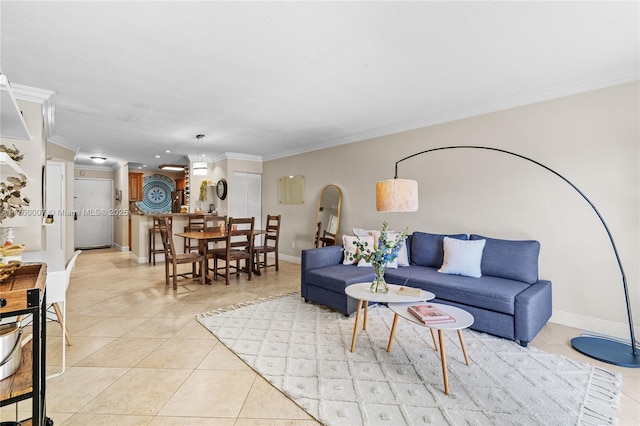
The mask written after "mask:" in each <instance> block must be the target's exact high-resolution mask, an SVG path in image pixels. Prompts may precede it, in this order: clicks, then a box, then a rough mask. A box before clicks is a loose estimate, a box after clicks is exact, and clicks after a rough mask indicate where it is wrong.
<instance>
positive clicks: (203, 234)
mask: <svg viewBox="0 0 640 426" xmlns="http://www.w3.org/2000/svg"><path fill="white" fill-rule="evenodd" d="M266 233H267V231H266V230H264V229H254V230H253V238H255V237H256V236H258V235H263V234H266ZM175 235H176V236H178V237H182V238H191V239H194V240H197V241H198V253H200V254H201V255H203V256H206V255H207V247H208V245H209V242H210V241H213V242H216V241H225V240H226V239H227V231H226V230H224V229H223V230H217V231H186V232H179V233H177V234H175ZM251 270H252V272H253V273H254V274H256V275H258V276H260V275H261V274H262V273H261V272H260V264H259V262H256V261H255V259H254V256H251ZM205 274H206V271H205ZM205 278H206V277H205Z"/></svg>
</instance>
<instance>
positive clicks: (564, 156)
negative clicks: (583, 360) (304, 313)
mask: <svg viewBox="0 0 640 426" xmlns="http://www.w3.org/2000/svg"><path fill="white" fill-rule="evenodd" d="M639 101H640V99H639V84H638V83H637V82H636V83H630V84H625V85H620V86H616V87H611V88H607V89H602V90H597V91H593V92H588V93H583V94H579V95H574V96H569V97H565V98H560V99H556V100H552V101H546V102H541V103H537V104H533V105H529V106H524V107H519V108H514V109H509V110H506V111H501V112H497V113H492V114H486V115H482V116H478V117H473V118H468V119H464V120H458V121H455V122H450V123H445V124H440V125H434V126H430V127H426V128H422V129H417V130H413V131H408V132H403V133H398V134H393V135H389V136H385V137H380V138H376V139H371V140H367V141H362V142H357V143H352V144H348V145H343V146H338V147H334V148H330V149H324V150H320V151H316V152H312V153H307V154H302V155H296V156H293V157H288V158H283V159H277V160H272V161H268V162H265V163H264V174H263V181H262V188H263V212H264V213H265V214H267V213H268V214H282V215H283V228H282V233H281V243H280V247H281V252H282V253H284V254H285V256H286V257H288V258H293V257H295V258H297V257H299V256H300V250H301V249H305V248H309V247H311V245H312V241H313V232H314V221H315V217H316V214H315V210H316V205H317V197H318V195H319V193H320V191H321V189H322V188H323V187H324V186H325V185H326V184H328V183H334V184H337V185H338V186H340V188H341V189H342V191H343V197H344V198H343V204H342V209H343V215H342V220H341V222H340V230H339V232H340V234H341V235H342V234H351V233H352V231H351V229H352V228H353V227H362V228H380V226H381V224H382V221H383V220H387V221H388V222H389V224H390V228H391V229H401V228H402V227H403V226H407V227H409V230H410V231H418V230H419V231H425V232H433V233H449V232H464V233H478V234H483V235H486V236H489V237H497V238H512V239H536V240H539V241H540V242H541V244H542V248H541V255H540V277H541V278H545V279H549V280H551V281H552V282H553V298H554V300H553V308H554V313H553V318H552V321H555V322H558V323H562V324H566V325H572V326H576V327H582V328H585V329H589V330H594V331H600V332H606V333H611V334H616V335H620V336H626V337H628V325H627V319H626V310H625V305H624V296H623V290H622V283H621V277H620V272H619V270H618V267H617V264H616V261H615V257H614V254H613V251H612V248H611V245H610V243H609V240H608V238H607V235H606V233H605V230H604V228H603V226H602V225H601V223H600V221H599V220H598V218H597V216H596V215H595V213H594V212H593V210H592V209H591V208H590V207H589V205H588V204H587V203H586V202H585V201H584V200H583V199H582V198H581V197H580V196H579V195H578V193H577V192H576V191H574V190H573V189H572V188H571V187H570V186H569V185H567V184H566V183H565V182H563V181H562V180H560V179H559V178H558V177H556V176H555V175H553V174H552V173H550V172H549V171H546V170H545V169H543V168H542V167H539V166H537V165H535V164H532V163H529V162H527V161H525V160H522V159H519V158H516V157H513V156H510V155H507V154H503V153H496V152H488V151H480V150H447V151H441V152H434V153H429V154H426V155H422V156H419V157H416V158H412V159H410V160H407V161H405V162H403V163H401V164H400V165H399V170H398V173H399V177H402V178H408V179H416V180H417V181H418V185H419V194H420V195H419V197H420V200H419V202H420V209H419V211H418V212H415V213H378V212H377V211H376V210H375V182H376V181H379V180H384V179H390V178H393V174H394V164H395V162H396V161H397V160H399V159H401V158H403V157H405V156H408V155H411V154H414V153H416V152H419V151H422V150H427V149H430V148H435V147H444V146H451V145H478V146H489V147H495V148H500V149H504V150H508V151H512V152H515V153H518V154H521V155H524V156H527V157H529V158H532V159H534V160H536V161H538V162H540V163H542V164H544V165H546V166H548V167H550V168H552V169H554V170H556V171H557V172H559V173H560V174H562V175H564V176H565V177H566V178H568V179H569V180H570V181H572V182H573V183H574V184H575V185H576V186H577V187H578V188H580V189H581V190H582V191H583V192H584V193H585V194H586V195H587V197H589V198H590V199H591V201H592V202H593V203H594V204H595V205H596V206H597V208H598V209H599V211H600V213H601V214H602V215H603V216H604V218H605V220H606V222H607V224H608V225H609V228H610V229H611V232H612V234H613V236H614V239H615V242H616V244H617V246H618V250H619V253H620V257H621V259H622V263H623V265H624V267H625V272H626V275H627V280H628V284H629V291H630V294H631V300H632V310H633V311H634V312H635V313H636V317H638V316H640V287H639V284H638V282H639V278H640V276H639V270H638V259H639V258H640V249H639V235H640V228H639V224H640V175H639V169H640V167H639V164H640V148H639V140H640V135H639V127H640V126H639V117H640V110H639V107H638V105H639ZM298 174H299V175H303V176H304V177H305V200H304V204H303V205H302V206H279V205H278V202H277V189H278V188H277V182H278V178H279V177H280V176H286V175H298ZM291 242H294V244H295V246H296V248H295V249H292V248H291Z"/></svg>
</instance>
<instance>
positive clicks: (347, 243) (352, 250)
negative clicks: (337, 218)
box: [342, 235, 358, 265]
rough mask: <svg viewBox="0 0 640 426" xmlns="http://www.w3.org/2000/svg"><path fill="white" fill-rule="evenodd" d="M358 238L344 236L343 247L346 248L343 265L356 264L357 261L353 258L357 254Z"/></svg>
mask: <svg viewBox="0 0 640 426" xmlns="http://www.w3.org/2000/svg"><path fill="white" fill-rule="evenodd" d="M357 239H358V237H350V236H349V235H343V236H342V247H344V259H343V260H342V264H343V265H353V264H354V263H356V260H355V259H353V258H352V257H351V256H354V255H355V254H356V251H357V248H356V240H357Z"/></svg>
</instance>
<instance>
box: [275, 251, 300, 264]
mask: <svg viewBox="0 0 640 426" xmlns="http://www.w3.org/2000/svg"><path fill="white" fill-rule="evenodd" d="M278 257H279V258H280V259H282V260H284V261H285V262H290V263H295V264H298V265H300V264H301V263H302V262H301V261H300V258H299V257H296V256H289V255H287V254H282V253H279V254H278Z"/></svg>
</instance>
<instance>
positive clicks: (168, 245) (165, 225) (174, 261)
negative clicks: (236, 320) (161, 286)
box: [154, 216, 207, 290]
mask: <svg viewBox="0 0 640 426" xmlns="http://www.w3.org/2000/svg"><path fill="white" fill-rule="evenodd" d="M154 219H155V221H156V223H157V224H158V229H159V230H160V239H161V240H162V245H163V246H164V271H165V283H166V285H169V278H172V279H173V289H174V290H177V289H178V276H181V277H183V278H189V276H191V277H192V278H194V279H195V278H197V277H198V274H197V272H196V264H200V272H201V273H200V284H204V279H205V275H206V271H207V269H206V264H205V257H204V256H203V255H202V254H200V253H182V254H179V253H177V252H176V249H175V246H174V244H173V238H172V230H171V223H170V222H169V219H168V218H167V217H163V216H156V217H155V218H154ZM185 263H190V264H191V272H184V273H178V265H181V264H185ZM169 264H171V266H172V273H171V274H170V273H169Z"/></svg>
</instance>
